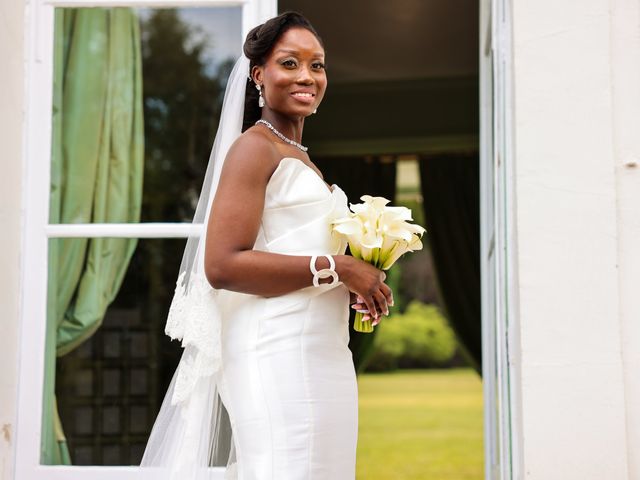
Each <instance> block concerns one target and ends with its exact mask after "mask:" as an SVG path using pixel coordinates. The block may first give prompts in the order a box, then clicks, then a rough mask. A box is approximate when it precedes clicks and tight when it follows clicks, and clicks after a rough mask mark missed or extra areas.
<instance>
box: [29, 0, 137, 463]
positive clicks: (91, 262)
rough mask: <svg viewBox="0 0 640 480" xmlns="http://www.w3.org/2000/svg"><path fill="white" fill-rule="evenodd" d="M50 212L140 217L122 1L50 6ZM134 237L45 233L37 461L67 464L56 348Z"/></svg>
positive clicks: (96, 311)
mask: <svg viewBox="0 0 640 480" xmlns="http://www.w3.org/2000/svg"><path fill="white" fill-rule="evenodd" d="M54 64H55V65H54V86H53V119H52V121H53V138H52V144H53V146H52V164H51V194H50V212H49V222H50V223H52V224H55V223H90V222H91V223H120V222H122V223H128V222H133V223H135V222H138V221H139V220H140V207H141V201H142V178H143V155H144V125H143V103H142V63H141V44H140V30H139V23H138V19H137V17H136V14H135V12H134V11H133V10H132V9H129V8H109V9H105V8H78V9H63V8H57V9H56V11H55V41H54ZM136 243H137V240H136V239H122V238H120V239H118V238H93V239H86V238H73V239H52V240H50V241H49V278H48V289H49V290H48V300H47V344H46V358H45V362H46V364H45V386H44V399H43V401H44V412H43V428H42V445H41V448H42V451H41V462H42V463H43V464H54V465H55V464H69V463H70V458H69V452H68V449H67V446H66V441H65V439H64V434H63V431H62V426H61V424H60V419H59V417H58V413H57V407H56V400H55V367H56V356H62V355H65V354H66V353H68V352H70V351H71V350H73V349H74V348H76V347H77V346H78V345H79V344H81V343H82V342H83V341H84V340H86V339H87V338H88V337H90V336H91V335H92V334H93V333H94V332H95V330H96V329H97V328H98V327H99V326H100V324H101V322H102V318H103V316H104V314H105V311H106V309H107V306H108V305H109V304H110V303H111V302H112V301H113V299H114V298H115V296H116V294H117V292H118V289H119V288H120V285H121V283H122V280H123V278H124V275H125V273H126V270H127V266H128V263H129V260H130V259H131V255H132V254H133V251H134V249H135V246H136Z"/></svg>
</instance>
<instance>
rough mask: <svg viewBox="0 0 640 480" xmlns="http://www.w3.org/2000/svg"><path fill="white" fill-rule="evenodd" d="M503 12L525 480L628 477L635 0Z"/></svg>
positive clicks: (637, 114)
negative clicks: (508, 45) (509, 67)
mask: <svg viewBox="0 0 640 480" xmlns="http://www.w3.org/2000/svg"><path fill="white" fill-rule="evenodd" d="M512 6H513V18H512V19H513V46H514V53H513V62H514V88H515V93H514V95H515V97H514V104H515V118H514V121H515V155H516V157H515V158H516V167H515V170H516V178H515V183H516V185H515V189H516V209H517V212H516V214H517V238H518V241H517V243H518V244H517V249H518V254H517V255H518V269H519V286H518V292H519V297H520V306H519V308H520V325H521V338H520V341H521V347H522V351H521V358H520V370H521V385H520V386H519V388H520V389H521V390H520V395H521V399H522V412H523V413H522V415H523V418H522V419H521V421H522V425H521V427H522V438H521V439H520V440H521V442H522V445H523V459H524V460H523V462H524V465H523V471H524V475H523V478H530V479H540V480H554V479H562V480H571V479H576V480H578V479H580V480H590V479H593V480H601V479H605V478H606V479H612V480H618V479H632V480H638V479H640V470H639V467H638V461H639V460H640V458H639V455H640V439H639V435H640V428H639V422H640V376H639V375H638V374H637V372H638V368H639V367H640V325H639V323H638V320H639V319H640V304H639V300H638V299H639V298H640V297H639V296H638V292H637V289H638V286H639V285H640V254H639V253H638V248H637V246H636V248H635V250H634V248H633V247H634V240H635V241H636V242H635V243H636V244H637V241H638V239H640V220H639V219H640V188H639V187H640V169H639V167H635V168H634V167H627V166H625V165H624V163H623V162H624V160H625V159H626V158H628V157H629V156H632V155H635V156H636V158H638V156H639V154H640V148H639V147H640V144H639V141H640V136H639V135H638V125H640V74H639V72H638V69H639V68H640V64H639V63H638V58H639V57H640V37H639V34H640V29H639V25H638V21H639V19H640V14H639V12H638V8H639V5H638V2H637V1H632V0H581V1H573V2H555V1H552V0H539V1H536V2H531V1H529V0H512ZM634 289H635V290H636V292H635V297H634V295H633V294H634ZM633 372H636V373H635V374H633Z"/></svg>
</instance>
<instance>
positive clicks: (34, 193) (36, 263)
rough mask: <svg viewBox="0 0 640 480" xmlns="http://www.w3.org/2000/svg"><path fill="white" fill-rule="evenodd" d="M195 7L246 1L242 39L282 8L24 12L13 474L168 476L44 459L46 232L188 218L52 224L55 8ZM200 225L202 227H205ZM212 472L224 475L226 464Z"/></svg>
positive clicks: (175, 233) (86, 2)
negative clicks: (44, 461)
mask: <svg viewBox="0 0 640 480" xmlns="http://www.w3.org/2000/svg"><path fill="white" fill-rule="evenodd" d="M120 5H121V6H132V7H136V6H144V7H152V6H158V7H169V6H176V7H195V6H230V5H239V6H242V31H241V32H239V41H240V42H242V41H243V40H244V38H245V37H246V34H247V33H248V31H249V30H250V29H251V28H253V27H254V26H255V25H256V24H258V23H262V22H263V21H265V20H266V19H267V18H269V17H272V16H275V15H276V14H277V3H276V0H233V1H228V0H224V1H223V0H173V1H169V0H153V1H152V0H128V1H120V0H118V1H115V0H104V1H95V0H64V1H56V0H31V1H29V2H27V3H26V7H25V9H26V11H25V29H24V31H25V58H26V61H25V96H26V100H25V108H26V114H25V121H24V122H25V123H24V131H25V137H24V165H25V166H24V175H23V188H22V191H23V201H22V205H23V212H22V214H23V218H24V223H23V225H22V229H23V231H22V239H23V244H22V248H23V256H22V270H21V271H22V273H23V275H22V278H21V285H20V309H21V315H20V337H19V360H18V362H19V376H18V402H17V404H18V412H17V426H16V432H17V433H16V439H15V441H16V449H15V469H14V472H15V473H14V478H16V479H20V480H57V479H60V480H63V479H64V480H74V479H78V480H88V479H90V480H102V479H104V480H107V479H109V480H110V479H113V478H118V479H121V480H127V479H134V478H135V479H143V478H148V479H153V480H160V479H162V478H164V477H165V473H166V472H164V471H163V470H162V469H160V470H158V469H140V468H137V467H72V466H45V465H40V436H41V427H42V425H41V419H42V395H43V379H44V361H43V359H44V348H45V336H46V322H45V319H46V299H47V276H48V272H47V258H48V248H47V246H48V238H49V237H52V236H61V237H70V236H78V235H82V236H89V237H95V236H114V235H115V236H123V237H132V236H136V237H143V238H154V237H155V238H158V237H162V238H166V237H173V238H178V237H186V236H188V235H191V234H192V233H194V229H195V231H197V230H198V226H194V225H191V224H176V223H166V224H139V225H135V224H124V225H123V224H109V225H95V224H94V225H48V212H49V191H50V187H49V185H50V164H51V162H50V159H51V157H50V156H51V111H52V96H53V81H52V79H53V33H54V8H55V7H61V6H70V7H92V6H120ZM200 231H202V230H201V229H200ZM212 470H218V471H219V472H220V473H219V475H216V477H214V478H219V479H221V480H222V478H223V473H222V472H223V471H224V469H223V468H217V469H212Z"/></svg>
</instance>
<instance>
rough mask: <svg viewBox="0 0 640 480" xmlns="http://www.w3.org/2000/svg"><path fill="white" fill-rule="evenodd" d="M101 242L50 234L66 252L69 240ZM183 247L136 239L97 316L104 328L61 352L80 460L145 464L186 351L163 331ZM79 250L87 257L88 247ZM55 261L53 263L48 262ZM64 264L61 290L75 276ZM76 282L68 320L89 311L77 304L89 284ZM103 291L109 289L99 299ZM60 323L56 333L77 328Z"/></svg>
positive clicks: (62, 400)
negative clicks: (113, 291)
mask: <svg viewBox="0 0 640 480" xmlns="http://www.w3.org/2000/svg"><path fill="white" fill-rule="evenodd" d="M96 240H98V239H51V240H50V247H51V248H52V251H57V252H68V251H74V250H72V249H71V250H70V249H69V248H64V247H65V246H69V245H75V246H78V245H82V244H84V245H86V249H90V248H92V245H91V242H95V241H96ZM107 240H111V241H122V239H107ZM184 245H185V240H182V239H141V240H138V241H137V243H136V245H135V250H134V252H133V255H132V257H131V260H130V261H129V262H128V263H127V264H126V265H124V268H125V271H126V274H125V275H124V278H123V280H122V283H121V285H119V288H118V289H117V292H116V294H115V299H114V300H113V301H112V302H111V303H110V304H109V305H108V307H107V308H106V312H105V313H104V315H97V323H99V324H100V325H99V327H98V328H97V329H96V330H95V332H94V333H93V334H90V333H89V335H88V337H87V338H86V340H84V341H82V342H81V343H79V344H78V345H77V346H76V347H75V348H73V349H72V350H71V351H70V352H69V353H66V354H64V355H62V356H60V357H58V358H57V360H56V363H57V364H56V382H55V392H56V397H57V404H58V411H59V414H60V419H61V423H62V429H63V432H64V435H65V436H66V440H67V446H68V449H69V454H70V458H71V461H72V463H73V464H74V465H137V464H139V462H140V459H141V458H142V453H143V451H144V447H145V445H146V441H147V438H148V436H149V433H150V431H151V427H152V426H153V421H154V420H155V417H156V415H157V412H158V410H159V409H160V405H161V403H162V399H163V395H164V393H165V391H166V389H167V387H168V385H169V382H170V380H171V376H172V375H173V372H174V369H175V367H176V365H177V364H178V361H179V356H180V355H181V353H182V349H181V348H180V344H179V342H171V341H170V340H169V338H168V337H167V336H166V335H165V334H164V326H165V321H166V318H167V312H168V311H169V305H170V303H171V298H172V295H173V292H174V289H175V282H176V278H177V274H178V269H179V265H180V261H181V259H182V252H183V250H184ZM93 248H95V246H94V247H93ZM78 255H79V256H80V257H81V258H82V257H83V254H82V253H79V254H78ZM59 258H60V259H67V258H70V256H64V255H60V256H59ZM58 263H59V267H60V266H61V265H60V263H61V262H58ZM53 265H54V262H50V268H53V267H52V266H53ZM87 265H88V263H87V262H86V261H83V262H82V264H81V271H82V273H81V278H82V281H86V278H90V277H87V272H88V271H90V269H91V268H94V267H95V265H92V266H87ZM64 270H65V269H64V268H59V270H58V273H56V272H55V271H51V272H50V283H52V284H53V283H55V282H58V284H60V285H61V288H57V289H56V291H60V290H61V289H62V287H65V286H66V284H68V283H69V282H71V281H72V280H71V278H72V277H71V276H67V275H61V273H60V272H63V271H64ZM104 276H105V275H104V274H103V275H101V276H100V277H101V278H104ZM76 283H77V284H78V285H79V284H80V283H81V282H79V281H78V282H76ZM96 283H97V282H96ZM78 285H72V286H71V289H72V290H73V295H72V298H71V301H70V304H69V306H68V307H67V309H66V310H65V313H66V314H67V317H66V318H67V319H68V316H69V315H71V314H73V315H74V317H73V318H74V319H82V318H86V317H87V316H88V315H89V314H88V313H87V310H86V308H81V307H80V306H79V305H86V304H87V302H83V300H82V297H83V296H86V295H88V293H87V292H88V291H90V290H91V289H90V288H86V285H85V288H84V289H83V288H82V287H79V286H78ZM99 287H103V288H104V282H103V284H102V285H95V288H99ZM51 291H53V289H51ZM102 294H104V291H103V290H101V291H100V292H99V294H98V295H97V297H99V296H100V295H102ZM83 314H84V317H83V316H82V315H83ZM100 322H101V323H100ZM93 326H95V323H94V324H92V325H89V326H88V328H89V331H91V329H92V327H93ZM61 328H62V329H64V330H65V332H60V331H59V333H58V338H65V336H66V335H69V331H74V327H73V326H72V325H71V322H70V321H67V322H66V323H65V324H63V326H62V327H61ZM59 330H60V329H59Z"/></svg>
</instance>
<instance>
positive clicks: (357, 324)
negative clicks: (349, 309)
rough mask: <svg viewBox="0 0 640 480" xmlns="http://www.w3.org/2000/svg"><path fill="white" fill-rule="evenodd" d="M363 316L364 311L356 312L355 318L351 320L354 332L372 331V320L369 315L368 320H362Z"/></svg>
mask: <svg viewBox="0 0 640 480" xmlns="http://www.w3.org/2000/svg"><path fill="white" fill-rule="evenodd" d="M363 317H364V313H360V312H356V318H355V320H354V322H353V329H354V330H355V331H356V332H361V333H371V332H373V325H371V322H372V321H373V320H372V319H371V317H369V320H365V321H364V322H363V321H362V318H363Z"/></svg>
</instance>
